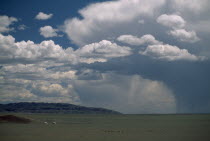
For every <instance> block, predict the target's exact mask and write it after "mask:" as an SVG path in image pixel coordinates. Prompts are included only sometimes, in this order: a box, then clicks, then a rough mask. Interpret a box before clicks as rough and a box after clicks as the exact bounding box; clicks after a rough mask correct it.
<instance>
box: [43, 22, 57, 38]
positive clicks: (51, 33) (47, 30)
mask: <svg viewBox="0 0 210 141" xmlns="http://www.w3.org/2000/svg"><path fill="white" fill-rule="evenodd" d="M57 31H58V30H57V29H54V28H52V26H49V25H48V26H44V27H41V28H40V29H39V32H40V35H42V36H44V37H45V38H49V37H56V36H58V34H57Z"/></svg>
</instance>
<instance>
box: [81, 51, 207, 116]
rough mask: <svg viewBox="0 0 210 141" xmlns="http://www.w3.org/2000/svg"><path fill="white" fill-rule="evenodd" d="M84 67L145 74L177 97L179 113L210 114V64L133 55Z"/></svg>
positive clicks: (127, 73)
mask: <svg viewBox="0 0 210 141" xmlns="http://www.w3.org/2000/svg"><path fill="white" fill-rule="evenodd" d="M83 67H86V68H90V69H94V70H98V71H101V72H109V71H112V72H117V73H120V74H125V75H134V74H138V75H141V76H142V77H143V78H147V79H150V80H158V81H162V82H164V83H165V84H166V85H167V86H168V87H169V88H170V89H172V91H173V92H174V94H175V97H176V99H177V112H181V113H185V112H186V113H188V112H195V113H196V112H210V110H209V103H210V95H209V93H210V87H209V84H210V74H209V72H210V61H204V62H189V61H173V62H170V61H168V62H167V61H159V60H154V59H150V58H148V57H144V56H140V55H133V56H130V57H125V58H120V59H113V60H111V61H109V62H106V63H94V64H91V65H84V66H83Z"/></svg>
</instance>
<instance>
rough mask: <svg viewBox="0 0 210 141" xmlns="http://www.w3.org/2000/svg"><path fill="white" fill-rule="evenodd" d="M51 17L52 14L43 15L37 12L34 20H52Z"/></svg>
mask: <svg viewBox="0 0 210 141" xmlns="http://www.w3.org/2000/svg"><path fill="white" fill-rule="evenodd" d="M52 16H53V14H45V13H43V12H39V13H38V14H37V15H36V17H35V19H37V20H48V19H50V18H52Z"/></svg>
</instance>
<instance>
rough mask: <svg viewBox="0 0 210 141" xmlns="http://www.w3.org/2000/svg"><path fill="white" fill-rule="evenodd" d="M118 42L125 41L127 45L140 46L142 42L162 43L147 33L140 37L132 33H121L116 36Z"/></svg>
mask: <svg viewBox="0 0 210 141" xmlns="http://www.w3.org/2000/svg"><path fill="white" fill-rule="evenodd" d="M117 40H118V41H119V42H122V43H126V44H129V45H134V46H140V45H143V44H150V45H153V44H162V42H160V41H158V40H156V39H155V37H154V36H152V35H150V34H147V35H144V36H142V37H141V38H139V37H136V36H133V35H121V36H119V37H118V38H117Z"/></svg>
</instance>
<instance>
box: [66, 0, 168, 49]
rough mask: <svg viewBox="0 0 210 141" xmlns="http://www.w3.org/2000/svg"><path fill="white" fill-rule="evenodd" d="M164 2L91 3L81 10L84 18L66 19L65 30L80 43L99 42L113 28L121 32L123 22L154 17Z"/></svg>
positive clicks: (75, 41)
mask: <svg viewBox="0 0 210 141" xmlns="http://www.w3.org/2000/svg"><path fill="white" fill-rule="evenodd" d="M164 4H165V0H159V1H156V0H146V1H145V0H117V1H109V2H101V3H96V4H91V5H89V6H87V7H85V8H83V9H81V10H80V11H79V13H80V14H81V16H82V19H79V18H73V19H69V20H66V21H65V24H64V28H65V32H66V33H67V35H68V36H69V38H70V39H71V40H72V41H74V43H76V44H78V45H85V44H87V43H91V42H98V41H100V40H103V39H107V37H108V36H109V35H110V32H112V30H115V34H119V33H120V30H117V31H116V28H118V27H120V26H121V25H123V24H126V23H130V22H134V21H135V23H137V21H138V19H140V17H142V16H147V17H148V18H149V17H152V16H153V14H154V11H155V10H157V9H158V8H160V7H161V6H163V5H164ZM156 12H157V11H156ZM96 13H97V14H96ZM117 36H119V35H117Z"/></svg>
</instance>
